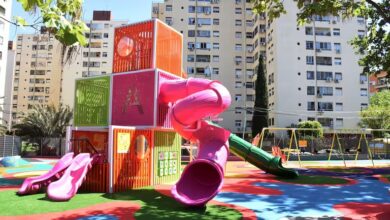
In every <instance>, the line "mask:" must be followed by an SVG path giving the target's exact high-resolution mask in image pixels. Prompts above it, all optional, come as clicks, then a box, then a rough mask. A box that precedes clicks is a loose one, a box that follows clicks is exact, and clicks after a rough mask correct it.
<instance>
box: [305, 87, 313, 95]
mask: <svg viewBox="0 0 390 220" xmlns="http://www.w3.org/2000/svg"><path fill="white" fill-rule="evenodd" d="M307 95H314V86H308V87H307Z"/></svg>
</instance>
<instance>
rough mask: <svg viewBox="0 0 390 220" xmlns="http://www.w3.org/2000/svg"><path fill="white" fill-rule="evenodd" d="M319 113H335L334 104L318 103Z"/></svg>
mask: <svg viewBox="0 0 390 220" xmlns="http://www.w3.org/2000/svg"><path fill="white" fill-rule="evenodd" d="M318 111H333V103H332V102H318Z"/></svg>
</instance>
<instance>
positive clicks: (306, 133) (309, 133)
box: [297, 121, 324, 139]
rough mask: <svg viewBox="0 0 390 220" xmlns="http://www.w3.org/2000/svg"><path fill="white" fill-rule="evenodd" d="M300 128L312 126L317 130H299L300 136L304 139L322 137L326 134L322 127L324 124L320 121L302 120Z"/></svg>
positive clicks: (299, 124)
mask: <svg viewBox="0 0 390 220" xmlns="http://www.w3.org/2000/svg"><path fill="white" fill-rule="evenodd" d="M298 128H310V129H316V130H298V131H297V135H298V137H301V138H304V139H314V138H321V137H323V136H324V131H323V129H322V125H321V123H320V122H318V121H302V122H299V123H298Z"/></svg>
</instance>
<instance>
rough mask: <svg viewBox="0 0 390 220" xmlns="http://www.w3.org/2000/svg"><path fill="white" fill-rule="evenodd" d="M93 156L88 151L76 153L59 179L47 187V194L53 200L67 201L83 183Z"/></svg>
mask: <svg viewBox="0 0 390 220" xmlns="http://www.w3.org/2000/svg"><path fill="white" fill-rule="evenodd" d="M93 160H94V157H91V155H90V154H89V153H81V154H78V155H77V156H76V157H75V158H74V159H73V161H72V164H71V165H70V166H69V167H68V169H67V170H66V171H65V173H64V174H63V175H62V177H61V179H59V180H58V181H56V182H52V183H51V184H50V185H49V187H48V188H47V196H48V197H49V199H51V200H54V201H68V200H69V199H71V198H72V197H73V196H74V195H75V194H76V193H77V190H78V188H79V187H80V186H81V184H82V183H83V180H84V179H85V177H86V175H87V172H88V169H89V168H90V167H91V166H92V161H93Z"/></svg>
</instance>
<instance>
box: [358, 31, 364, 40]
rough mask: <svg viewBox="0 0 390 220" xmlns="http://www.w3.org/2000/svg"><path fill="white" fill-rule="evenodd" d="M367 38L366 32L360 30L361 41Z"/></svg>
mask: <svg viewBox="0 0 390 220" xmlns="http://www.w3.org/2000/svg"><path fill="white" fill-rule="evenodd" d="M365 36H366V31H364V30H358V37H359V38H360V39H362V38H364V37H365Z"/></svg>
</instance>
